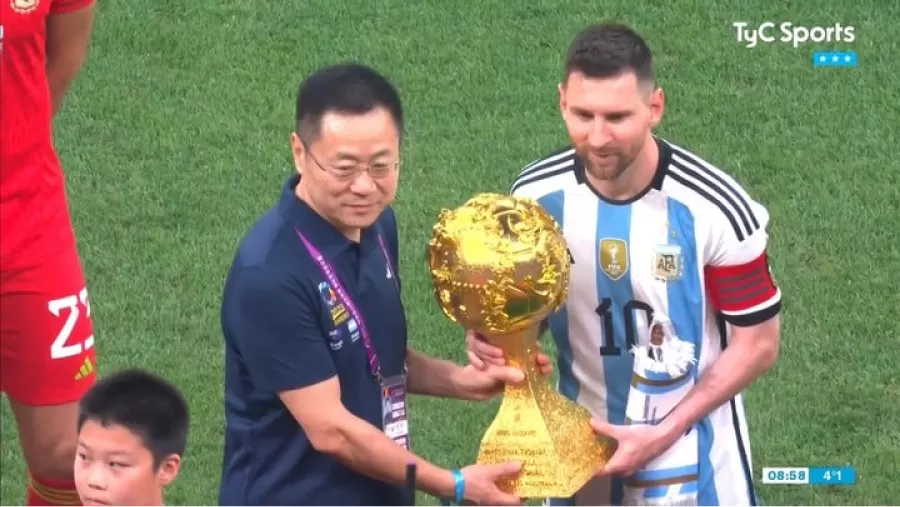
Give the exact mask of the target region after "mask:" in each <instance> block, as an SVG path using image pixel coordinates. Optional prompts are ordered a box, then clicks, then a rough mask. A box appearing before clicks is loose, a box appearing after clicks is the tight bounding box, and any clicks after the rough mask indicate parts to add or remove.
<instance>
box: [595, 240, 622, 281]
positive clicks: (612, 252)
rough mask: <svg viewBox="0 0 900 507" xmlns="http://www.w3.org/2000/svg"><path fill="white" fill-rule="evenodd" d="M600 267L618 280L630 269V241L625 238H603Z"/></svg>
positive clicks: (612, 278)
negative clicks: (627, 241)
mask: <svg viewBox="0 0 900 507" xmlns="http://www.w3.org/2000/svg"><path fill="white" fill-rule="evenodd" d="M599 258H600V269H601V270H602V271H603V272H604V273H605V274H606V276H608V277H609V278H610V280H613V281H616V280H618V279H620V278H622V277H623V276H625V273H626V272H627V271H628V243H626V242H625V240H624V239H618V238H603V239H601V240H600V256H599Z"/></svg>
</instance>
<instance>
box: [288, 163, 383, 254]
mask: <svg viewBox="0 0 900 507" xmlns="http://www.w3.org/2000/svg"><path fill="white" fill-rule="evenodd" d="M298 183H300V175H299V174H295V175H293V176H291V177H290V178H288V180H287V182H285V185H284V189H283V190H282V192H281V199H280V200H279V202H278V209H279V211H280V212H281V213H282V214H283V215H284V216H285V217H286V218H287V219H288V221H289V222H290V223H291V225H293V226H294V228H296V229H297V230H298V231H300V232H302V233H303V235H304V236H306V239H308V240H309V241H310V242H311V243H312V244H313V245H314V246H315V247H316V248H317V249H318V250H320V251H321V252H322V253H324V254H325V255H329V256H334V255H338V254H340V253H342V252H343V251H344V250H346V249H347V248H349V247H350V246H352V245H354V244H356V243H355V242H354V241H351V240H350V239H349V238H347V236H344V235H343V234H342V233H341V232H340V231H338V230H337V229H336V228H335V227H334V226H333V225H332V224H331V223H329V222H328V221H327V220H325V218H323V217H322V216H321V215H319V214H318V213H317V212H316V211H315V210H313V209H312V208H311V207H309V204H307V203H305V202H303V201H301V200H300V199H299V198H298V197H297V194H295V193H294V189H295V188H296V187H297V184H298ZM375 235H376V226H374V225H373V226H372V227H369V228H368V229H364V230H363V232H362V234H361V235H360V239H361V242H362V243H363V244H367V243H369V240H370V238H374V237H375ZM298 240H299V238H298Z"/></svg>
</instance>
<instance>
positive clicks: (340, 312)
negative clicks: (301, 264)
mask: <svg viewBox="0 0 900 507" xmlns="http://www.w3.org/2000/svg"><path fill="white" fill-rule="evenodd" d="M319 295H321V296H322V301H324V302H325V306H327V307H328V311H329V312H331V320H332V321H333V322H334V325H335V326H340V325H341V324H343V323H344V322H345V321H346V320H347V317H349V314H348V313H347V309H346V308H344V305H343V304H342V303H340V302H338V298H337V293H336V292H335V291H334V289H333V288H332V287H331V284H329V283H328V282H322V283H320V284H319Z"/></svg>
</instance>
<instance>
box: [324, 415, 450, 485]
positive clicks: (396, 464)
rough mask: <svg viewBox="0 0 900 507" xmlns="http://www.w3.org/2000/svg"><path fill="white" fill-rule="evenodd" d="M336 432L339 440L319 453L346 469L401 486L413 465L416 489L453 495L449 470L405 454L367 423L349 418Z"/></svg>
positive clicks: (349, 416)
mask: <svg viewBox="0 0 900 507" xmlns="http://www.w3.org/2000/svg"><path fill="white" fill-rule="evenodd" d="M337 433H338V434H339V438H338V439H336V440H335V441H334V442H333V444H332V445H329V447H328V448H326V449H322V450H323V451H324V452H326V453H328V454H330V455H332V456H334V457H335V458H336V459H337V460H338V461H340V462H341V463H343V464H344V465H345V466H347V467H349V468H351V469H353V470H356V471H357V472H359V473H361V474H364V475H367V476H369V477H372V478H375V479H378V480H380V481H384V482H388V483H392V484H396V485H402V484H403V483H404V482H405V480H406V465H407V464H409V463H411V462H414V463H416V471H417V472H416V473H417V476H416V484H417V486H418V488H419V489H421V490H422V491H425V492H426V493H428V494H430V495H434V496H437V497H453V495H454V494H455V481H454V479H453V475H452V474H451V473H450V471H449V470H445V469H443V468H440V467H438V466H436V465H434V464H432V463H429V462H428V461H425V460H424V459H422V458H419V457H418V456H416V455H414V454H412V453H410V452H408V451H407V450H406V449H404V448H403V447H401V446H399V445H397V444H396V443H395V442H394V441H393V440H391V439H390V438H388V437H387V435H385V434H384V433H382V432H381V431H379V430H378V429H377V428H375V427H374V426H372V425H371V424H369V423H367V422H366V421H364V420H362V419H359V418H357V417H356V416H352V415H348V417H347V420H346V421H345V422H343V423H341V424H340V425H339V426H338V427H337Z"/></svg>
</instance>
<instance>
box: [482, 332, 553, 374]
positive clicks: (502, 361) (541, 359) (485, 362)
mask: <svg viewBox="0 0 900 507" xmlns="http://www.w3.org/2000/svg"><path fill="white" fill-rule="evenodd" d="M535 346H536V347H537V348H538V353H537V354H536V355H535V358H534V361H535V364H536V365H537V367H538V369H539V370H540V371H541V373H543V374H544V375H550V374H551V373H553V366H552V364H551V362H550V358H549V357H547V355H546V354H544V353H543V351H541V344H540V343H537V344H535ZM466 348H467V349H468V355H469V363H470V364H471V365H472V366H474V367H475V368H476V369H478V370H486V369H488V368H489V367H491V366H506V357H504V355H503V349H501V348H500V347H496V346H494V345H491V344H490V343H488V341H487V340H486V339H485V338H484V337H483V336H481V335H479V334H478V333H476V332H474V331H467V332H466Z"/></svg>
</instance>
